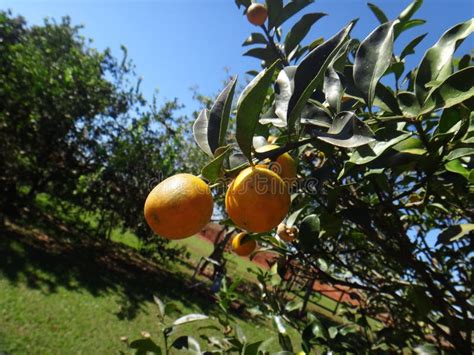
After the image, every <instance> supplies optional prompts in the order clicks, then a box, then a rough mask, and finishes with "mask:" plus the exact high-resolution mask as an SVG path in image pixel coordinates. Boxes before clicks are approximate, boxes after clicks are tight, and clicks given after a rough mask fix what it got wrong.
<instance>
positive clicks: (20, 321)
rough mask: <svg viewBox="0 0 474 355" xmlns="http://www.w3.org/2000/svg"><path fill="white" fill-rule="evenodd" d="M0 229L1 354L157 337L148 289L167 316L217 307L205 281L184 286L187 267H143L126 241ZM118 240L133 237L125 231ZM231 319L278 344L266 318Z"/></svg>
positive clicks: (188, 329) (91, 347)
mask: <svg viewBox="0 0 474 355" xmlns="http://www.w3.org/2000/svg"><path fill="white" fill-rule="evenodd" d="M1 233H2V235H1V236H0V260H1V263H0V353H2V352H4V353H12V354H19V353H20V354H21V353H31V354H37V353H85V354H89V353H96V354H99V353H117V352H119V351H126V352H128V351H129V350H128V349H127V347H126V345H125V343H123V342H122V341H120V337H127V338H128V339H130V340H134V339H137V338H140V337H141V335H140V334H141V332H142V331H147V332H149V333H150V334H151V335H152V337H153V338H155V339H159V342H160V341H161V339H160V338H159V335H160V327H159V323H158V321H157V317H156V315H157V308H156V305H155V304H154V303H153V301H152V296H153V295H157V296H159V297H160V298H162V299H163V300H164V301H165V302H169V301H173V302H174V303H176V304H177V305H178V307H177V311H176V312H174V313H173V314H171V317H168V318H167V322H171V321H172V320H173V319H175V318H177V317H179V316H181V315H183V314H188V313H204V314H207V315H210V316H211V317H215V316H216V315H217V314H218V312H219V310H218V308H217V306H216V305H215V304H214V303H213V302H209V292H208V289H207V288H204V289H203V288H201V289H191V288H190V283H189V270H188V272H187V273H183V272H182V271H180V269H181V267H176V266H175V265H173V264H171V265H166V267H164V268H160V267H158V268H157V269H156V270H145V269H144V268H146V267H148V266H147V265H148V264H147V261H146V260H143V258H141V257H139V256H137V255H136V252H135V251H134V250H133V249H132V248H129V247H126V246H121V247H119V248H116V247H115V246H111V247H110V248H111V249H108V250H103V249H102V247H100V246H99V247H97V248H98V249H93V248H92V247H88V248H85V247H84V246H83V245H82V244H77V245H75V244H72V245H70V244H69V243H63V242H62V241H56V240H53V239H52V238H48V236H46V235H42V234H41V233H40V232H39V233H36V234H35V235H36V237H37V238H36V239H34V240H33V239H32V238H29V237H28V234H23V231H22V230H15V231H11V230H9V231H2V232H1ZM25 233H26V232H25ZM116 238H119V237H118V236H116ZM119 239H120V238H119ZM122 242H123V244H124V245H125V244H127V245H129V244H130V243H131V244H133V243H134V241H133V238H131V237H130V236H125V238H124V240H123V241H122ZM117 244H118V243H117ZM200 246H201V247H202V248H207V247H208V246H207V245H206V244H202V245H201V244H200ZM207 251H209V250H207ZM205 287H206V285H205ZM232 319H233V321H234V322H236V323H237V324H238V325H239V326H240V327H241V328H242V330H243V332H244V334H246V335H247V338H248V340H249V341H256V340H262V339H269V338H272V337H273V348H274V350H278V349H279V347H278V345H277V344H278V341H277V339H276V338H275V333H274V332H273V331H272V330H271V328H272V326H271V323H270V322H269V321H266V320H262V319H249V318H245V317H243V318H242V317H241V316H238V315H232ZM209 324H214V325H218V323H217V321H216V320H208V321H204V322H198V323H192V324H189V325H186V326H183V327H182V328H180V329H178V331H177V332H176V333H175V334H174V335H173V336H174V337H175V336H179V335H180V334H192V335H194V336H195V337H196V338H198V339H199V337H198V334H200V330H199V327H201V326H205V325H209ZM214 335H215V334H214ZM293 338H294V339H295V340H296V339H297V337H296V335H295V334H293ZM201 343H202V344H203V341H202V340H201ZM203 345H204V344H203ZM295 346H296V348H298V344H297V341H295Z"/></svg>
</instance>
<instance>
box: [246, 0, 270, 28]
mask: <svg viewBox="0 0 474 355" xmlns="http://www.w3.org/2000/svg"><path fill="white" fill-rule="evenodd" d="M267 16H268V11H267V8H266V7H265V5H262V4H257V3H254V4H252V5H250V6H249V7H248V8H247V19H248V20H249V22H250V23H251V24H253V25H255V26H261V25H263V24H264V23H265V21H266V20H267Z"/></svg>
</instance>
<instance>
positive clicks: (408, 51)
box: [400, 33, 428, 59]
mask: <svg viewBox="0 0 474 355" xmlns="http://www.w3.org/2000/svg"><path fill="white" fill-rule="evenodd" d="M427 34H428V33H424V34H422V35H420V36H418V37H415V39H413V40H411V41H410V42H409V43H408V44H407V45H406V46H405V48H403V50H402V53H401V54H400V59H403V58H405V57H406V56H407V55H410V54H414V53H415V47H416V46H417V45H418V44H420V42H421V41H423V39H424V38H425V37H426V35H427Z"/></svg>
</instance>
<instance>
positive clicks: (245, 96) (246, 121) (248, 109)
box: [236, 61, 280, 160]
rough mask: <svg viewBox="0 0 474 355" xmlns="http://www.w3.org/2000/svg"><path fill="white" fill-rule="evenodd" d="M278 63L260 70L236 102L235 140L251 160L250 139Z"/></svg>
mask: <svg viewBox="0 0 474 355" xmlns="http://www.w3.org/2000/svg"><path fill="white" fill-rule="evenodd" d="M279 63H280V62H279V61H276V62H275V63H273V64H272V66H271V67H270V68H267V69H264V70H262V71H261V72H260V73H259V74H258V75H257V76H256V77H255V78H253V80H252V81H251V82H250V83H249V84H248V85H247V87H246V88H245V89H244V90H243V91H242V93H241V95H240V97H239V100H238V102H237V116H236V125H237V127H236V138H237V143H238V144H239V147H240V149H241V150H242V153H243V154H244V155H245V156H246V157H247V159H249V160H251V159H252V156H251V153H252V138H253V136H254V133H255V129H256V128H257V124H258V119H259V117H260V112H261V111H262V107H263V104H264V102H265V98H266V96H267V92H268V88H269V86H270V84H271V81H272V77H273V73H274V72H275V69H276V67H277V65H279Z"/></svg>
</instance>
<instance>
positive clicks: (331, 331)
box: [328, 327, 339, 339]
mask: <svg viewBox="0 0 474 355" xmlns="http://www.w3.org/2000/svg"><path fill="white" fill-rule="evenodd" d="M338 332H339V331H338V329H337V328H336V327H329V329H328V333H329V338H331V339H334V338H335V337H336V336H337V333H338Z"/></svg>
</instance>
